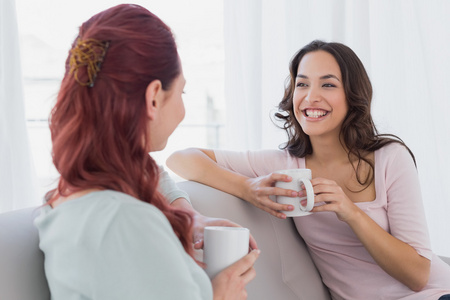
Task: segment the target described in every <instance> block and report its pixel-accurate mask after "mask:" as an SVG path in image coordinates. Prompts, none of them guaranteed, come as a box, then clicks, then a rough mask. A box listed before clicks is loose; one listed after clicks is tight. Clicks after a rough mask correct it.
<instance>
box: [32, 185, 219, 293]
mask: <svg viewBox="0 0 450 300" xmlns="http://www.w3.org/2000/svg"><path fill="white" fill-rule="evenodd" d="M35 225H36V227H37V228H38V230H39V237H40V245H39V246H40V248H41V249H42V251H43V252H44V254H45V272H46V276H47V280H48V283H49V286H50V291H51V294H52V299H55V300H59V299H63V300H71V299H80V300H81V299H83V300H84V299H108V300H114V299H120V300H124V299H133V300H139V299H158V300H164V299H170V300H172V299H183V300H190V299H196V300H197V299H202V300H203V299H212V298H213V296H212V286H211V282H210V280H209V279H208V277H207V275H206V273H205V272H204V271H203V270H202V269H201V268H200V267H199V266H198V265H197V264H196V263H195V261H194V260H193V259H192V258H191V257H190V256H189V255H188V254H187V253H186V252H185V251H184V249H183V246H182V245H181V243H180V241H179V240H178V238H177V236H176V235H175V233H174V231H173V230H172V227H171V225H170V223H169V221H168V220H167V218H166V217H165V216H164V214H163V213H162V212H161V211H160V210H159V209H157V208H156V207H155V206H153V205H150V204H148V203H144V202H141V201H139V200H137V199H135V198H133V197H131V196H129V195H126V194H123V193H120V192H115V191H110V190H106V191H98V192H92V193H90V194H87V195H85V196H82V197H80V198H77V199H73V200H70V201H67V202H64V203H62V204H60V205H59V206H57V207H56V208H55V209H52V208H51V207H50V206H45V207H44V208H42V213H41V215H40V216H38V217H37V219H36V220H35Z"/></svg>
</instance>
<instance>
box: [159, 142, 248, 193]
mask: <svg viewBox="0 0 450 300" xmlns="http://www.w3.org/2000/svg"><path fill="white" fill-rule="evenodd" d="M166 164H167V166H168V167H169V168H170V169H171V170H172V171H173V172H175V173H176V174H178V175H180V176H181V177H183V178H185V179H187V180H192V181H197V182H200V183H203V184H206V185H209V186H211V187H214V188H216V189H219V190H221V191H224V192H227V193H230V194H232V195H234V196H237V197H239V198H241V199H245V189H246V181H247V179H248V178H247V177H246V176H243V175H240V174H238V173H235V172H232V171H230V170H227V169H224V168H222V167H221V166H219V165H218V164H217V162H216V158H215V155H214V151H213V150H206V149H197V148H189V149H185V150H180V151H177V152H175V153H173V154H172V155H171V156H170V157H169V158H168V159H167V161H166Z"/></svg>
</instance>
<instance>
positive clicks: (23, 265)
mask: <svg viewBox="0 0 450 300" xmlns="http://www.w3.org/2000/svg"><path fill="white" fill-rule="evenodd" d="M37 213H38V210H37V208H27V209H21V210H16V211H12V212H7V213H3V214H0V299H2V300H3V299H4V300H49V299H50V292H49V289H48V284H47V280H46V278H45V273H44V254H43V253H42V251H41V250H40V249H39V236H38V231H37V229H36V227H34V225H33V220H34V218H35V217H36V214H37Z"/></svg>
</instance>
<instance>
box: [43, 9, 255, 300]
mask: <svg viewBox="0 0 450 300" xmlns="http://www.w3.org/2000/svg"><path fill="white" fill-rule="evenodd" d="M184 84H185V79H184V76H183V71H182V67H181V63H180V60H179V56H178V52H177V48H176V44H175V41H174V38H173V35H172V32H171V30H170V28H168V27H167V26H166V25H165V24H164V23H163V22H162V21H161V20H160V19H159V18H158V17H156V16H155V15H153V14H152V13H150V12H149V11H148V10H146V9H144V8H142V7H140V6H137V5H118V6H115V7H112V8H110V9H108V10H105V11H103V12H101V13H99V14H97V15H95V16H93V17H92V18H90V19H89V20H88V21H87V22H85V23H84V24H83V25H82V26H81V27H80V30H79V35H78V37H77V38H76V40H75V41H74V43H73V45H72V48H71V50H70V53H69V57H68V59H67V61H66V71H65V76H64V78H63V80H62V84H61V88H60V91H59V93H58V97H57V102H56V105H55V106H54V108H53V110H52V112H51V116H50V130H51V135H52V143H53V162H54V165H55V167H56V169H57V170H58V172H59V173H60V179H59V183H58V186H57V188H56V189H54V190H52V191H49V192H48V193H47V195H46V201H47V202H46V205H45V206H44V207H43V208H42V213H41V215H40V216H39V217H38V218H37V219H36V226H37V227H38V229H39V235H40V248H41V249H42V250H43V251H44V253H45V272H46V276H47V279H48V283H49V286H50V291H51V294H52V299H72V298H73V299H75V298H76V299H79V298H83V299H212V298H213V296H214V299H245V298H246V292H245V285H246V284H247V283H248V282H250V281H251V280H252V279H253V278H254V276H255V271H254V269H253V264H254V262H255V260H256V258H257V256H258V254H259V250H255V251H252V252H251V253H249V254H248V255H247V256H245V257H244V258H243V259H241V260H240V261H238V262H237V263H235V264H234V265H232V266H231V267H229V268H227V269H226V270H224V271H223V272H222V273H219V275H217V276H216V277H215V278H214V279H213V280H212V283H211V282H210V281H209V279H208V277H207V275H206V273H205V272H203V270H201V268H200V267H199V266H198V264H197V263H196V262H195V260H194V259H193V257H192V255H193V254H192V252H193V251H192V242H193V235H194V232H193V231H194V229H195V230H197V231H201V229H202V226H204V225H205V224H208V225H211V223H214V224H215V225H218V224H221V225H229V226H233V225H234V224H232V223H231V222H229V221H227V220H217V219H209V218H206V217H203V216H201V215H199V214H198V213H197V212H195V211H194V210H193V209H192V208H189V206H188V202H187V201H186V200H185V199H184V198H183V194H182V193H180V191H179V190H177V189H176V188H174V185H173V184H172V182H171V181H170V179H169V178H168V177H167V174H166V173H162V178H161V182H160V173H161V170H160V169H159V167H158V165H157V164H156V163H155V161H154V160H153V159H152V157H151V156H150V155H149V154H148V153H149V152H152V151H158V150H162V149H163V148H164V147H165V145H166V143H167V139H168V137H169V136H170V135H171V134H172V132H173V131H174V130H175V128H176V127H177V125H178V124H179V123H180V122H181V120H182V119H183V118H184V114H185V111H184V105H183V102H182V97H181V95H182V92H183V88H184ZM159 183H161V185H160V184H159ZM163 194H164V195H171V196H170V197H171V198H172V200H174V199H176V200H175V201H174V202H173V203H172V205H169V204H168V202H167V200H166V198H165V197H164V196H163ZM177 206H182V207H185V209H182V208H179V207H177ZM186 208H187V209H186ZM199 235H201V233H198V232H197V234H196V236H199ZM252 243H253V246H256V244H255V242H254V241H252ZM200 244H201V243H200ZM197 247H198V246H197Z"/></svg>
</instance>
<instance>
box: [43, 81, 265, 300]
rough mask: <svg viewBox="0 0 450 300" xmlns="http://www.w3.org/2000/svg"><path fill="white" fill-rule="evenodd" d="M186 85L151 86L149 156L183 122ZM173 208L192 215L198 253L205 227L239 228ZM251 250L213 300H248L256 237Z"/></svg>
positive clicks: (222, 277)
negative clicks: (246, 288)
mask: <svg viewBox="0 0 450 300" xmlns="http://www.w3.org/2000/svg"><path fill="white" fill-rule="evenodd" d="M185 82H186V81H185V79H184V76H183V73H181V74H180V75H179V77H177V79H175V81H174V83H173V86H172V87H171V89H169V90H168V91H165V90H163V89H162V84H161V81H159V80H154V81H152V82H151V83H150V84H149V85H148V87H147V90H146V103H147V115H148V117H149V129H150V137H151V138H150V139H149V140H150V141H151V145H149V151H150V152H152V151H158V150H162V149H164V147H165V145H166V144H167V139H168V138H169V136H170V135H171V134H172V132H173V131H174V130H175V128H176V127H177V126H178V124H179V123H180V122H181V120H182V119H183V118H184V105H183V102H182V97H181V95H182V93H183V88H184V85H185ZM155 128H156V129H155ZM95 191H99V189H85V190H81V191H77V192H72V193H70V192H69V193H68V195H67V196H60V197H58V198H57V199H56V200H55V201H54V202H53V203H52V204H51V206H52V207H53V208H56V207H58V206H59V205H60V204H62V203H64V202H66V201H70V200H72V199H76V198H79V197H81V196H84V195H87V194H89V193H91V192H95ZM171 205H173V206H175V207H177V208H183V209H186V210H188V211H190V212H191V213H192V214H193V217H194V225H193V231H194V233H193V234H194V242H195V244H194V247H195V248H196V249H200V248H202V247H203V230H204V227H205V226H239V225H238V224H236V223H233V222H230V221H229V220H225V219H218V218H210V217H206V216H203V215H202V214H200V213H199V212H197V211H196V210H195V209H194V208H193V207H192V206H191V205H190V204H189V202H188V201H187V200H186V199H184V198H178V199H176V200H175V201H173V202H172V204H171ZM250 248H251V249H254V250H252V251H250V252H249V254H247V255H246V256H244V257H243V258H242V259H240V260H239V261H237V262H236V263H234V264H233V265H231V266H230V267H228V268H226V269H225V270H223V271H222V272H220V273H219V274H218V275H217V276H216V277H215V278H213V280H212V286H213V294H214V300H227V299H237V300H244V299H247V291H246V290H245V287H246V285H247V284H248V283H249V282H250V281H252V280H253V279H254V278H255V276H256V272H255V269H254V268H253V265H254V263H255V261H256V259H257V258H258V256H259V254H260V250H259V249H257V248H258V247H257V244H256V241H255V239H254V238H253V237H251V238H250Z"/></svg>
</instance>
